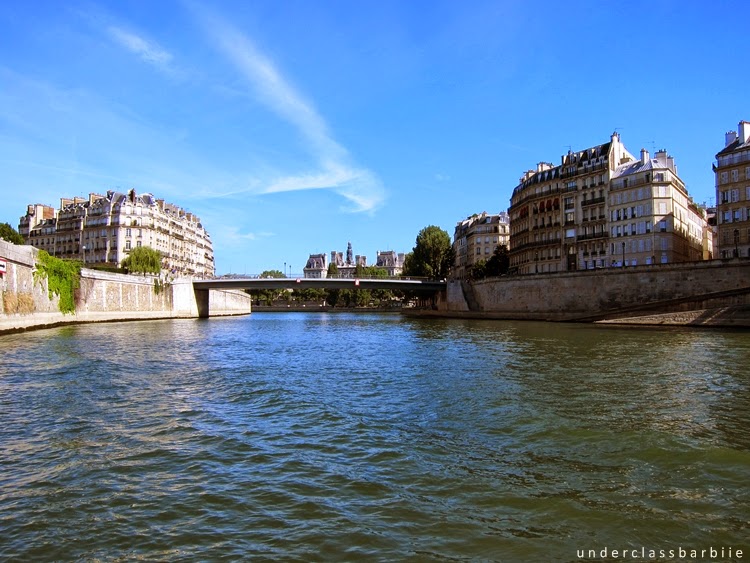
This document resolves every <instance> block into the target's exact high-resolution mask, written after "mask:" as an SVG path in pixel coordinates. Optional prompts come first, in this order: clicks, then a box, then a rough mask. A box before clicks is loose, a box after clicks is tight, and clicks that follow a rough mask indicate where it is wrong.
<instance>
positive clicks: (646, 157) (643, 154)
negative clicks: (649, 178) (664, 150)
mask: <svg viewBox="0 0 750 563" xmlns="http://www.w3.org/2000/svg"><path fill="white" fill-rule="evenodd" d="M648 161H649V154H648V151H647V150H646V149H641V164H646V163H647V162H648Z"/></svg>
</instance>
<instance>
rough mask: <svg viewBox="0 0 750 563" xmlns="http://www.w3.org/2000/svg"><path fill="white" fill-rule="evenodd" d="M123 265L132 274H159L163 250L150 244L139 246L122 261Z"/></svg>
mask: <svg viewBox="0 0 750 563" xmlns="http://www.w3.org/2000/svg"><path fill="white" fill-rule="evenodd" d="M122 267H123V268H125V269H127V271H128V273H131V274H158V273H160V272H161V252H159V251H158V250H156V249H155V248H151V247H150V246H138V247H136V248H134V249H133V250H131V251H130V254H128V256H127V258H125V260H123V261H122Z"/></svg>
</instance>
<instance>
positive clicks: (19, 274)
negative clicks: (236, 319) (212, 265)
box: [0, 241, 252, 334]
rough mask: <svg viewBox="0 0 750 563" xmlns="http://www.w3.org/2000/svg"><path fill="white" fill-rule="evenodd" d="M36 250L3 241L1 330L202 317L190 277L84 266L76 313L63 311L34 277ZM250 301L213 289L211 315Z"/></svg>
mask: <svg viewBox="0 0 750 563" xmlns="http://www.w3.org/2000/svg"><path fill="white" fill-rule="evenodd" d="M37 253H38V251H37V249H35V248H33V247H30V246H18V245H14V244H10V243H8V242H6V241H0V257H2V258H3V259H4V261H5V272H3V274H2V278H1V279H0V334H6V333H12V332H21V331H25V330H32V329H40V328H49V327H54V326H63V325H70V324H78V323H97V322H113V321H143V320H156V319H171V318H197V317H198V316H199V311H198V303H197V300H196V299H197V298H196V292H195V291H194V289H193V284H192V280H191V279H189V278H185V279H177V280H174V281H172V282H170V283H156V278H154V277H153V276H137V275H125V274H115V273H110V272H102V271H99V270H90V269H86V268H84V269H82V270H81V275H80V280H79V286H78V288H77V289H76V290H75V292H74V302H75V312H74V313H72V314H63V313H61V312H60V307H59V301H60V298H59V297H58V296H56V295H53V296H51V297H50V293H49V280H46V279H39V280H37V279H35V278H34V268H35V264H36V256H37ZM251 303H252V299H251V297H250V296H249V295H247V294H246V293H245V292H243V291H239V290H210V291H209V292H208V308H209V312H210V315H211V316H229V315H246V314H249V313H250V312H251Z"/></svg>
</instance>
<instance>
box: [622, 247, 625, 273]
mask: <svg viewBox="0 0 750 563" xmlns="http://www.w3.org/2000/svg"><path fill="white" fill-rule="evenodd" d="M622 267H623V268H624V267H625V241H622Z"/></svg>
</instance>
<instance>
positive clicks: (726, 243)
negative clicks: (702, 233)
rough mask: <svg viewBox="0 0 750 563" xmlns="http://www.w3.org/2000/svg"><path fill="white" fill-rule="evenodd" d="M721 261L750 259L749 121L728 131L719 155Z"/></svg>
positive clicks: (717, 198)
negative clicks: (724, 259) (733, 258)
mask: <svg viewBox="0 0 750 563" xmlns="http://www.w3.org/2000/svg"><path fill="white" fill-rule="evenodd" d="M713 170H714V174H715V175H716V222H717V228H718V233H717V234H718V236H717V252H718V256H717V257H718V258H732V257H735V256H736V257H740V256H742V257H748V256H750V122H747V121H740V123H739V125H738V128H737V132H735V131H729V132H728V133H726V135H725V138H724V148H723V149H722V150H721V151H719V152H718V153H717V154H716V162H715V163H714V165H713Z"/></svg>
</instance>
